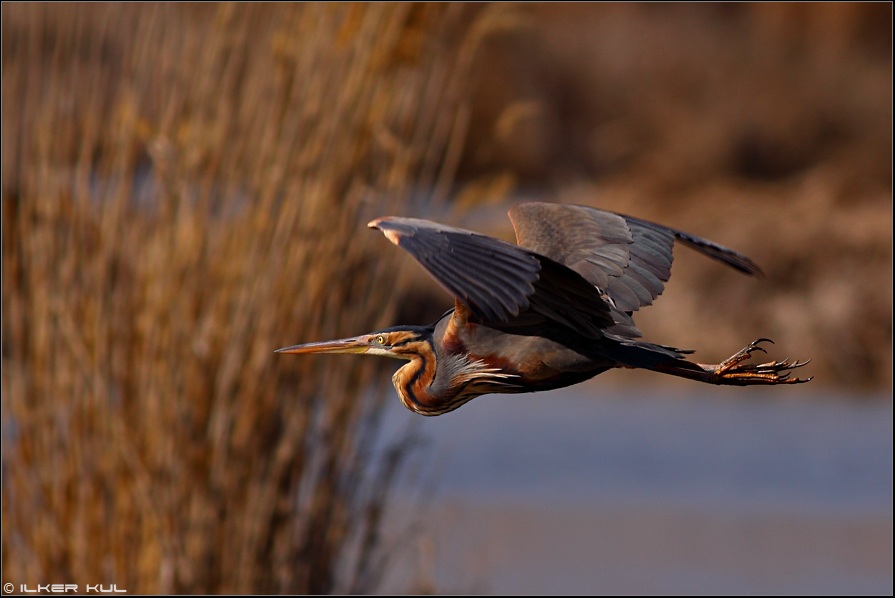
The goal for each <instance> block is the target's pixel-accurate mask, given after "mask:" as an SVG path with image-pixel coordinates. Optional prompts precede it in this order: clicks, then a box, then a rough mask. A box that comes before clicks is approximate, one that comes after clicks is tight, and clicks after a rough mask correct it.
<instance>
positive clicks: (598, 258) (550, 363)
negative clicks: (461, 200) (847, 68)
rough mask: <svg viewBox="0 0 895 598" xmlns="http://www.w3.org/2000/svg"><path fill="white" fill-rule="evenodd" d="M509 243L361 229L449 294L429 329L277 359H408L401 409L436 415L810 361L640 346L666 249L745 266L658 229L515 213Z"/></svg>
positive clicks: (400, 383)
mask: <svg viewBox="0 0 895 598" xmlns="http://www.w3.org/2000/svg"><path fill="white" fill-rule="evenodd" d="M509 216H510V220H512V222H513V228H514V229H515V231H516V240H517V242H518V245H512V244H510V243H506V242H504V241H500V240H498V239H494V238H491V237H488V236H485V235H481V234H478V233H474V232H471V231H468V230H463V229H459V228H453V227H450V226H445V225H442V224H437V223H435V222H430V221H427V220H418V219H414V218H396V217H388V218H379V219H376V220H373V221H372V222H370V223H369V226H370V227H371V228H376V229H379V230H381V231H382V232H383V233H384V234H385V236H386V237H387V238H388V240H389V241H391V242H392V243H394V244H395V245H397V246H398V247H401V248H402V249H404V250H406V251H407V252H409V253H410V255H412V256H413V257H414V258H415V259H416V260H417V261H418V262H419V263H420V264H421V265H422V266H423V267H424V268H425V269H426V270H428V271H429V273H430V274H431V275H432V276H433V277H434V278H435V280H436V281H438V283H439V284H440V285H441V286H442V287H444V289H446V290H447V291H448V292H449V293H451V295H453V296H454V309H452V310H450V311H448V312H447V313H445V314H444V315H443V316H442V317H441V318H440V319H439V320H438V321H437V322H435V323H434V324H432V325H431V326H395V327H392V328H386V329H384V330H378V331H376V332H371V333H370V334H364V335H361V336H355V337H351V338H344V339H340V340H333V341H324V342H316V343H308V344H303V345H294V346H292V347H285V348H283V349H279V350H277V352H278V353H366V354H369V355H384V356H387V357H395V358H398V359H405V360H408V361H409V362H410V363H408V364H406V365H404V366H403V367H401V368H400V369H398V371H397V372H396V373H395V375H394V377H393V378H392V381H393V382H394V385H395V389H396V390H397V391H398V395H399V396H400V398H401V402H402V403H403V404H404V406H405V407H407V408H408V409H410V410H411V411H414V412H416V413H420V414H422V415H441V414H443V413H447V412H448V411H453V410H454V409H457V408H458V407H460V406H461V405H463V404H464V403H466V402H467V401H469V400H471V399H473V398H475V397H477V396H479V395H483V394H487V393H521V392H534V391H542V390H551V389H554V388H561V387H564V386H569V385H571V384H576V383H578V382H582V381H584V380H587V379H589V378H592V377H594V376H596V375H598V374H600V373H602V372H605V371H607V370H609V369H611V368H619V367H623V368H644V369H648V370H652V371H655V372H661V373H664V374H671V375H673V376H680V377H683V378H689V379H691V380H696V381H698V382H706V383H709V384H725V385H734V386H747V385H753V384H765V385H769V384H796V383H800V382H807V381H809V380H810V379H811V378H807V379H800V378H796V377H792V376H791V375H790V374H791V372H792V370H794V369H796V368H800V367H802V366H804V365H805V364H806V363H808V362H807V361H790V360H788V359H785V360H783V361H769V362H766V363H760V364H756V363H747V361H749V359H750V358H751V357H752V354H753V353H755V352H762V353H765V352H766V351H765V349H764V348H763V347H762V346H761V344H762V343H764V342H772V341H770V340H769V339H764V338H761V339H758V340H756V341H754V342H752V343H750V344H749V345H748V346H746V347H745V348H744V349H742V350H740V351H738V352H737V353H735V354H734V355H732V356H731V357H729V358H727V359H725V360H724V361H722V362H721V363H720V364H718V365H707V364H702V363H696V362H694V361H688V360H687V359H686V358H685V356H686V355H688V354H690V353H693V351H688V350H683V349H677V348H674V347H669V346H665V345H658V344H653V343H648V342H645V341H642V340H638V339H639V337H640V336H641V334H640V331H639V330H638V329H637V327H636V326H635V325H634V321H633V319H632V315H633V314H634V312H635V311H637V310H638V309H640V308H641V307H643V306H645V305H650V304H651V303H652V302H653V300H654V299H655V298H656V297H658V296H659V295H660V294H661V293H662V291H663V289H664V283H665V282H667V281H668V279H669V276H670V275H671V262H672V247H673V245H674V242H675V241H679V242H680V243H682V244H684V245H686V246H688V247H690V248H692V249H695V250H696V251H698V252H700V253H703V254H705V255H707V256H708V257H710V258H714V259H716V260H718V261H720V262H722V263H724V264H726V265H728V266H731V267H733V268H735V269H736V270H739V271H740V272H743V273H745V274H750V275H760V274H761V270H760V269H759V267H758V266H757V265H756V264H755V263H754V262H753V261H752V260H750V259H749V258H747V257H746V256H744V255H741V254H739V253H737V252H735V251H733V250H731V249H728V248H726V247H723V246H721V245H718V244H716V243H713V242H712V241H707V240H705V239H701V238H699V237H696V236H694V235H691V234H688V233H685V232H682V231H679V230H675V229H673V228H668V227H666V226H662V225H660V224H655V223H652V222H647V221H645V220H640V219H639V218H632V217H631V216H624V215H622V214H616V213H613V212H607V211H604V210H598V209H595V208H590V207H584V206H572V205H559V204H548V203H526V204H522V205H518V206H516V207H514V208H512V209H511V210H510V212H509Z"/></svg>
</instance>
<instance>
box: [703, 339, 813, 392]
mask: <svg viewBox="0 0 895 598" xmlns="http://www.w3.org/2000/svg"><path fill="white" fill-rule="evenodd" d="M763 342H769V343H771V344H773V343H774V341H772V340H771V339H769V338H760V339H757V340H755V341H752V342H751V343H750V344H749V345H748V346H747V347H745V348H743V349H741V350H740V351H738V352H737V353H735V354H734V355H732V356H731V357H729V358H727V359H725V360H724V361H723V362H721V364H720V365H718V366H716V367H715V369H714V374H715V376H716V380H717V382H716V383H717V384H735V385H743V386H744V385H748V384H800V383H803V382H808V381H810V380H811V378H807V379H801V378H794V377H792V370H794V369H796V368H800V367H802V366H804V365H807V364H808V363H809V362H810V361H811V360H810V359H809V360H806V361H799V360H795V361H790V359H789V358H788V357H787V358H785V359H782V360H779V361H777V360H775V361H768V362H766V363H760V364H744V363H742V362H743V361H746V360H747V359H750V358H751V357H752V353H754V352H758V351H761V352H762V353H767V351H766V350H765V348H764V347H762V346H760V344H759V343H763Z"/></svg>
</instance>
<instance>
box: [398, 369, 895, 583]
mask: <svg viewBox="0 0 895 598" xmlns="http://www.w3.org/2000/svg"><path fill="white" fill-rule="evenodd" d="M672 388H673V390H671V391H664V390H661V389H656V388H649V389H637V388H634V389H629V388H624V387H619V386H615V385H601V384H600V381H599V380H595V381H592V382H589V383H586V384H583V385H579V386H576V387H573V388H571V389H565V390H561V391H554V392H551V393H539V394H532V395H515V396H513V395H509V396H485V397H480V398H477V399H475V400H474V401H472V402H471V403H469V404H467V405H465V406H464V407H462V408H460V409H459V410H458V411H456V412H453V413H450V414H447V415H444V416H440V417H436V418H422V417H419V416H415V415H413V414H410V413H409V412H408V413H406V414H404V413H403V412H402V410H403V408H401V407H400V405H399V404H398V403H397V398H394V401H393V403H394V404H395V405H397V406H396V407H395V408H394V410H393V411H390V413H389V422H390V424H391V425H394V426H395V429H396V430H397V429H400V428H401V427H402V426H404V425H406V424H407V423H408V422H412V425H413V426H414V427H415V428H416V430H417V433H418V434H419V435H420V436H421V438H423V439H424V441H425V444H424V450H423V452H422V453H421V454H422V455H424V456H425V460H424V461H423V464H422V465H420V464H418V469H417V473H418V476H417V478H416V481H415V482H408V485H407V488H411V487H412V486H413V484H419V481H420V480H424V481H427V482H429V483H430V486H429V488H430V491H429V492H428V493H422V494H420V496H421V497H422V499H423V500H424V501H425V505H426V508H428V509H429V511H428V513H429V514H428V515H423V517H427V518H428V523H427V524H423V525H422V526H421V529H422V530H423V532H422V533H423V535H424V536H426V535H427V534H428V536H427V537H428V541H429V542H430V543H431V544H432V545H433V546H435V547H437V550H436V552H437V557H435V558H433V562H432V563H430V564H429V565H427V566H425V567H424V568H425V569H426V570H430V575H429V576H430V577H432V583H433V585H434V586H435V590H436V591H444V592H457V591H459V592H464V593H466V592H476V593H479V592H482V593H495V594H501V593H516V592H522V593H545V594H550V593H555V594H558V595H562V594H564V593H606V592H617V593H623V594H624V593H644V592H646V593H684V594H689V593H720V594H729V593H747V594H748V593H765V592H771V593H775V592H781V593H796V594H801V593H828V592H835V593H842V594H865V593H871V594H873V593H883V594H886V593H888V594H891V591H892V568H891V555H892V548H891V538H892V485H893V478H892V464H893V461H892V438H893V425H892V421H893V411H892V400H891V397H879V396H877V397H862V398H856V397H849V398H846V397H843V396H837V395H836V394H835V393H824V392H814V391H813V389H811V388H810V387H800V388H798V389H792V388H768V389H760V390H752V389H748V390H747V389H716V388H714V387H701V386H694V387H692V388H691V387H690V386H689V385H675V386H673V387H672ZM422 512H423V513H425V512H426V511H425V510H423V511H422ZM432 513H437V515H435V516H433V515H432ZM653 519H655V525H654V527H655V531H653V527H650V526H647V527H646V528H644V526H645V525H646V524H644V523H643V522H644V521H652V520H653ZM651 525H652V524H651ZM427 528H428V529H429V531H428V532H427V531H426V529H427ZM610 528H611V529H610ZM607 533H610V534H613V535H614V537H613V538H612V541H610V540H609V539H607V538H605V537H603V536H604V535H605V534H607ZM618 546H621V547H622V549H621V552H619V550H617V547H618ZM681 546H685V547H689V548H687V549H686V550H685V549H682V548H681ZM624 547H627V548H624ZM476 550H479V551H481V553H482V554H481V555H480V557H474V556H472V555H473V554H475V551H476ZM587 555H591V557H592V558H588V557H587ZM619 555H621V556H619ZM717 555H726V556H725V557H724V558H721V557H720V556H717ZM669 559H670V560H669ZM483 562H487V563H488V565H487V566H483V565H480V566H477V565H475V563H483ZM607 562H609V563H612V564H611V566H610V565H607V564H606V563H607ZM404 577H406V575H405V576H404ZM458 579H459V580H463V579H465V580H466V581H465V582H461V583H456V581H457V580H458ZM394 587H398V586H394Z"/></svg>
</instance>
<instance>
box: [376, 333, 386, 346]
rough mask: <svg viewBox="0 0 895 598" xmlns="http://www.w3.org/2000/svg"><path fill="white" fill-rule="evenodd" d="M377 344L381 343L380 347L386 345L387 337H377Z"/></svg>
mask: <svg viewBox="0 0 895 598" xmlns="http://www.w3.org/2000/svg"><path fill="white" fill-rule="evenodd" d="M376 342H377V343H379V344H380V345H384V344H385V337H384V336H382V335H381V334H380V335H379V336H377V337H376Z"/></svg>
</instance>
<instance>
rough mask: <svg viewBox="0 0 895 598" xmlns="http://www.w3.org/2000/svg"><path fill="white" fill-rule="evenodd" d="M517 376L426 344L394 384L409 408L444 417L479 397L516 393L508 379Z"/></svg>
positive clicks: (400, 371) (398, 372)
mask: <svg viewBox="0 0 895 598" xmlns="http://www.w3.org/2000/svg"><path fill="white" fill-rule="evenodd" d="M514 377H515V376H513V375H511V374H506V373H503V372H500V371H497V370H495V369H493V368H489V367H487V366H486V365H485V364H483V363H482V362H481V361H474V360H471V359H470V358H469V356H468V355H466V354H449V353H443V354H439V352H437V351H436V350H435V348H434V345H433V343H426V347H422V348H420V349H418V351H417V352H416V353H415V354H414V355H413V357H412V358H411V359H410V363H408V364H407V365H405V366H403V367H402V368H400V369H399V370H398V371H397V372H395V375H394V376H393V377H392V382H393V383H394V385H395V389H396V390H397V391H398V395H399V396H400V397H401V402H402V403H403V404H404V406H405V407H407V408H408V409H410V410H411V411H413V412H415V413H419V414H421V415H441V414H443V413H447V412H449V411H453V410H454V409H457V408H458V407H460V406H461V405H463V404H464V403H466V402H468V401H470V400H472V399H474V398H475V397H477V396H479V395H483V394H486V393H490V392H513V390H511V389H512V388H513V384H512V383H511V382H509V380H508V379H510V378H514ZM516 392H518V390H517V391H516Z"/></svg>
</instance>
